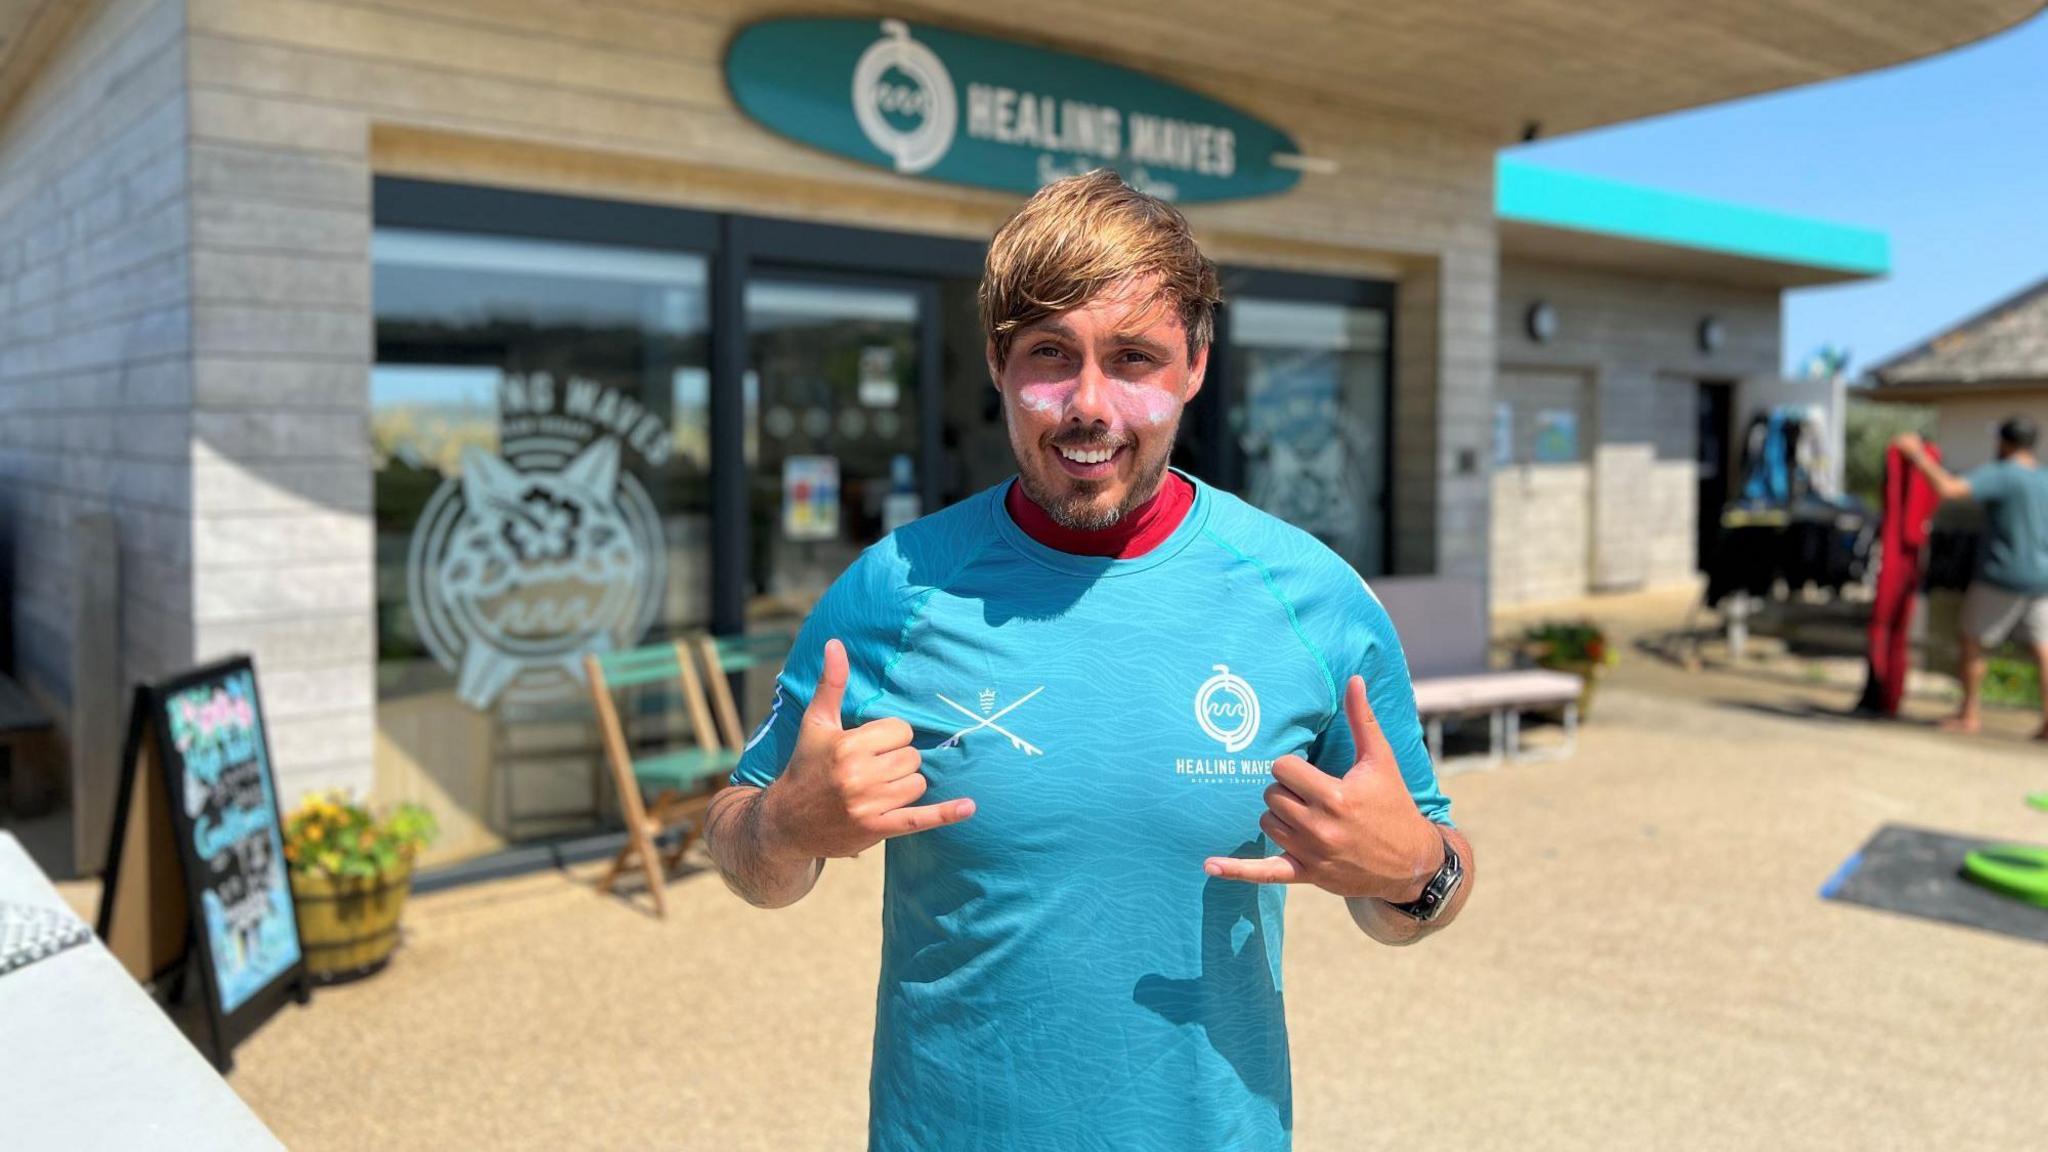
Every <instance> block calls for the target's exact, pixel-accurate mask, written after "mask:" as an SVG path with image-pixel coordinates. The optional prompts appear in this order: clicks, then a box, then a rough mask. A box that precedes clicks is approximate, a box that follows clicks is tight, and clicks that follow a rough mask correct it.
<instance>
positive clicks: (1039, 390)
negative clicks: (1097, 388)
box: [1017, 380, 1074, 415]
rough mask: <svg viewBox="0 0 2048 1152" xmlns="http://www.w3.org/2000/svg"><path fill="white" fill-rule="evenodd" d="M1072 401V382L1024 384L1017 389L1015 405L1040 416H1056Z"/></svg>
mask: <svg viewBox="0 0 2048 1152" xmlns="http://www.w3.org/2000/svg"><path fill="white" fill-rule="evenodd" d="M1073 399H1074V382H1073V381H1071V380H1054V381H1048V382H1046V383H1044V384H1026V385H1024V386H1023V387H1021V388H1019V389H1017V403H1019V404H1022V405H1023V406H1024V407H1025V408H1026V409H1028V410H1030V411H1032V412H1037V413H1039V414H1041V415H1057V414H1058V413H1061V412H1064V411H1066V410H1067V405H1068V403H1070V402H1071V401H1072V400H1073Z"/></svg>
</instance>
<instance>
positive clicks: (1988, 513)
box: [1893, 416, 2048, 740]
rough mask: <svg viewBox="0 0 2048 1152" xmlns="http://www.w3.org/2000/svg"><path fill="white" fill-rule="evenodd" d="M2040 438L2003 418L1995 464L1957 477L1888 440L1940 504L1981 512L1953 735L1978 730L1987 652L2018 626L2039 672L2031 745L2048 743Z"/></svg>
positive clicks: (1911, 446)
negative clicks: (1971, 504) (1977, 507)
mask: <svg viewBox="0 0 2048 1152" xmlns="http://www.w3.org/2000/svg"><path fill="white" fill-rule="evenodd" d="M2038 435H2039V432H2038V430H2037V429H2036V428H2035V427H2034V422H2033V421H2032V420H2029V419H2027V418H2026V417H2024V416H2013V417H2010V418H2008V419H2007V420H2005V422H2003V423H2001V424H2000V425H1999V426H1998V459H1997V460H1995V461H1993V462H1991V463H1989V464H1986V465H1984V466H1983V467H1981V468H1976V469H1973V470H1972V471H1970V472H1969V473H1967V474H1965V475H1962V476H1957V475H1956V474H1954V473H1953V472H1950V471H1949V470H1948V469H1946V468H1943V467H1942V466H1941V465H1940V464H1938V463H1936V462H1935V461H1934V460H1933V459H1932V458H1930V457H1929V455H1928V453H1927V446H1926V445H1925V444H1924V443H1922V442H1921V440H1920V437H1919V436H1917V435H1915V434H1914V433H1911V432H1907V433H1905V434H1903V435H1901V436H1899V437H1898V438H1897V439H1896V440H1894V441H1893V444H1894V445H1896V446H1897V448H1898V449H1899V452H1900V453H1901V454H1902V455H1904V456H1905V457H1906V458H1907V459H1908V460H1911V461H1912V462H1913V466H1914V467H1916V468H1918V469H1920V471H1921V472H1923V473H1925V474H1926V476H1927V479H1928V482H1929V483H1931V484H1933V485H1934V490H1935V491H1936V492H1938V493H1940V494H1941V498H1942V499H1944V500H1973V501H1975V502H1977V503H1978V504H1981V505H1982V506H1983V507H1984V522H1985V523H1984V539H1983V544H1982V547H1981V548H1980V549H1979V551H1978V554H1977V572H1976V577H1975V578H1974V579H1972V580H1971V581H1970V590H1969V591H1968V592H1967V593H1965V594H1964V596H1963V621H1962V638H1961V639H1962V674H1963V706H1962V709H1961V710H1960V711H1958V712H1957V713H1956V715H1955V716H1954V718H1952V719H1950V720H1947V721H1945V722H1944V723H1943V724H1942V727H1943V728H1945V729H1947V730H1949V731H1951V732H1975V731H1976V730H1977V726H1978V714H1977V696H1978V691H1979V689H1981V688H1982V687H1983V684H1984V654H1985V653H1986V652H1988V651H1990V650H1991V649H1993V648H1996V647H1998V646H1999V645H2001V644H2004V643H2005V641H2006V639H2007V638H2008V637H2010V636H2011V635H2012V633H2013V631H2014V629H2015V628H2024V630H2025V632H2026V638H2027V643H2028V644H2029V645H2030V646H2031V647H2032V648H2033V651H2034V661H2035V663H2036V665H2037V666H2039V667H2040V668H2041V669H2042V673H2043V674H2042V677H2041V711H2042V724H2041V727H2040V729H2039V730H2037V731H2036V732H2035V733H2034V739H2036V740H2048V473H2044V472H2043V471H2042V470H2041V465H2040V462H2039V461H2038V460H2036V459H2035V458H2034V441H2035V440H2036V439H2037V437H2038Z"/></svg>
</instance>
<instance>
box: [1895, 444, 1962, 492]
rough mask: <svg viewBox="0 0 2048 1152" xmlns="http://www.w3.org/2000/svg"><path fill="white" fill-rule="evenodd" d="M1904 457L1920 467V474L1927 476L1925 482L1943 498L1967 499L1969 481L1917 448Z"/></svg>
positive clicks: (1916, 466)
mask: <svg viewBox="0 0 2048 1152" xmlns="http://www.w3.org/2000/svg"><path fill="white" fill-rule="evenodd" d="M1906 458H1907V459H1908V460H1910V461H1912V462H1913V466H1914V467H1915V468H1918V469H1920V473H1921V475H1923V476H1925V477H1927V482H1928V483H1929V484H1931V485H1933V486H1934V491H1935V493H1936V494H1937V495H1939V496H1940V497H1941V498H1942V499H1943V500H1967V499H1969V496H1970V485H1969V482H1968V481H1966V480H1964V479H1963V478H1962V477H1960V476H1958V475H1956V474H1955V473H1953V472H1951V471H1949V470H1948V469H1946V468H1943V467H1942V466H1941V465H1940V464H1938V463H1936V462H1935V460H1934V458H1933V457H1931V456H1929V455H1928V454H1927V453H1926V452H1924V451H1918V450H1916V451H1913V452H1909V453H1907V456H1906Z"/></svg>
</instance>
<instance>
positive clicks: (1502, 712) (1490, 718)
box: [1486, 708, 1507, 764]
mask: <svg viewBox="0 0 2048 1152" xmlns="http://www.w3.org/2000/svg"><path fill="white" fill-rule="evenodd" d="M1506 747H1507V709H1505V708H1495V709H1494V710H1493V711H1491V712H1488V713H1487V714H1486V759H1487V762H1488V763H1491V764H1498V763H1500V761H1501V758H1502V756H1503V755H1504V754H1505V752H1506Z"/></svg>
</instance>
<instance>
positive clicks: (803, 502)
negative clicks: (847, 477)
mask: <svg viewBox="0 0 2048 1152" xmlns="http://www.w3.org/2000/svg"><path fill="white" fill-rule="evenodd" d="M782 535H783V536H784V538H786V539H790V540H834V539H837V538H838V536H839V458H838V457H837V456H791V457H788V458H786V459H785V460H783V462H782Z"/></svg>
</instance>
